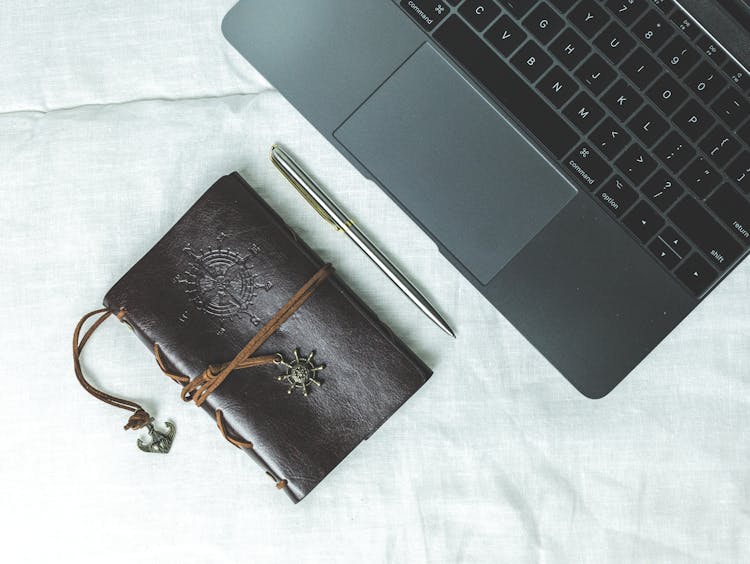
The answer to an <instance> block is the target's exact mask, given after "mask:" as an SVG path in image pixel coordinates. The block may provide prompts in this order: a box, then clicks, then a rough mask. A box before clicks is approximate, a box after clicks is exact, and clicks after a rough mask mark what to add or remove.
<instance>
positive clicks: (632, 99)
mask: <svg viewBox="0 0 750 564" xmlns="http://www.w3.org/2000/svg"><path fill="white" fill-rule="evenodd" d="M602 102H604V105H605V106H607V107H608V108H609V109H610V110H611V111H612V113H613V114H615V115H616V116H617V117H618V118H620V119H621V120H623V121H624V120H626V119H627V118H628V117H629V116H631V115H633V113H634V112H635V111H636V110H637V109H638V108H639V107H640V106H641V104H642V103H643V98H642V97H641V96H640V95H639V94H638V93H637V92H636V91H635V90H633V89H632V88H631V87H630V86H629V85H628V83H627V82H625V81H624V80H618V81H617V83H615V85H614V86H612V88H610V89H609V90H608V91H607V93H606V94H605V95H604V96H603V98H602Z"/></svg>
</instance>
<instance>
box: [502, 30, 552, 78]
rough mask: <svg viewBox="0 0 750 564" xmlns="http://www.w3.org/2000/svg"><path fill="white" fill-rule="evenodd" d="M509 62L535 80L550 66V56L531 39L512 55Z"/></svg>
mask: <svg viewBox="0 0 750 564" xmlns="http://www.w3.org/2000/svg"><path fill="white" fill-rule="evenodd" d="M511 62H512V63H513V66H515V67H516V68H517V69H518V70H519V71H521V74H523V75H524V76H525V77H526V78H528V79H529V80H530V81H531V82H536V80H537V79H538V78H539V77H540V76H542V75H543V74H544V73H545V72H546V71H547V69H549V68H550V66H552V59H551V58H550V56H549V55H547V53H545V52H544V51H543V50H542V48H541V47H539V45H538V44H537V43H536V42H535V41H533V40H531V39H530V40H529V41H527V42H526V44H525V45H524V46H523V47H521V48H520V49H519V50H518V52H517V53H516V54H515V55H513V58H512V59H511Z"/></svg>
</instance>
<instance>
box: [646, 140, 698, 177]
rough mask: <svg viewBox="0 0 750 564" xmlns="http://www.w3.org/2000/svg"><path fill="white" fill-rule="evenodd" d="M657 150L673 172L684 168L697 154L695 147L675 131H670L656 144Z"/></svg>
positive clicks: (657, 153)
mask: <svg viewBox="0 0 750 564" xmlns="http://www.w3.org/2000/svg"><path fill="white" fill-rule="evenodd" d="M655 152H656V155H657V156H658V157H659V158H661V160H662V161H664V164H666V165H667V166H668V167H669V169H670V170H671V171H672V172H678V171H680V170H682V169H683V168H684V167H685V165H686V164H688V163H689V162H690V160H691V159H692V158H693V157H694V156H695V149H693V147H692V146H691V145H689V144H688V142H687V141H686V140H685V139H684V138H683V137H682V136H681V135H680V134H679V133H677V132H675V131H672V132H671V133H669V134H668V135H667V136H666V137H665V138H664V139H663V140H662V141H661V142H660V143H659V144H658V145H657V146H656V149H655Z"/></svg>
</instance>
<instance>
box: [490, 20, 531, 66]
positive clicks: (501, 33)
mask: <svg viewBox="0 0 750 564" xmlns="http://www.w3.org/2000/svg"><path fill="white" fill-rule="evenodd" d="M485 37H486V38H487V40H488V41H489V42H490V43H492V44H493V45H494V46H495V48H496V49H497V50H498V51H500V52H501V53H502V54H503V55H505V56H506V57H510V55H511V54H512V53H513V51H515V50H516V49H518V48H519V47H520V46H521V43H523V42H524V40H525V39H526V37H527V35H526V32H525V31H523V30H522V29H521V28H520V27H518V26H517V25H516V24H515V23H514V22H513V20H512V19H510V16H502V17H501V18H500V19H499V20H497V22H496V23H495V25H493V26H492V27H491V28H490V30H489V31H488V32H487V33H486V35H485Z"/></svg>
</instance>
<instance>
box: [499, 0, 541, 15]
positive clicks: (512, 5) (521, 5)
mask: <svg viewBox="0 0 750 564" xmlns="http://www.w3.org/2000/svg"><path fill="white" fill-rule="evenodd" d="M536 2H537V0H500V4H501V5H503V6H505V7H506V8H507V9H508V11H509V12H510V13H511V14H513V15H514V16H516V17H517V18H520V17H523V16H524V15H525V14H526V12H528V11H529V10H531V7H532V6H533V5H534V4H536Z"/></svg>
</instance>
